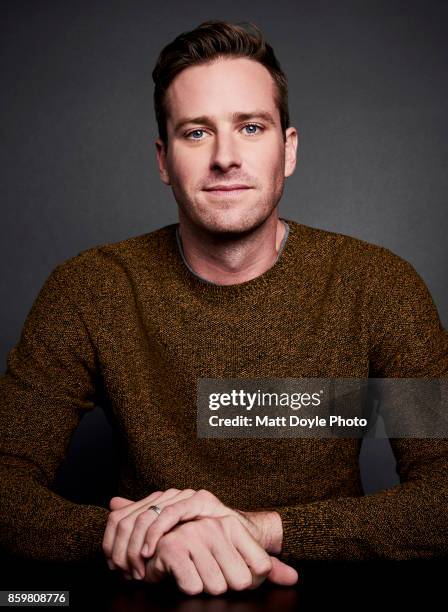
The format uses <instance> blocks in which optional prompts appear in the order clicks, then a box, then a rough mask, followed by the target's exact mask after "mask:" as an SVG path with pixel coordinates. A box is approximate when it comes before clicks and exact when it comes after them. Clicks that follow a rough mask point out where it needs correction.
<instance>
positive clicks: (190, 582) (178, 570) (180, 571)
mask: <svg viewBox="0 0 448 612" xmlns="http://www.w3.org/2000/svg"><path fill="white" fill-rule="evenodd" d="M170 573H171V574H172V575H173V577H174V579H175V580H176V583H177V586H178V587H179V589H180V590H181V591H183V592H184V593H186V594H187V595H198V594H199V593H202V591H203V590H204V583H203V582H202V578H201V577H200V575H199V573H198V570H197V568H196V565H195V564H194V562H193V560H192V559H191V558H190V555H189V554H188V553H181V554H178V555H174V556H172V558H171V559H170Z"/></svg>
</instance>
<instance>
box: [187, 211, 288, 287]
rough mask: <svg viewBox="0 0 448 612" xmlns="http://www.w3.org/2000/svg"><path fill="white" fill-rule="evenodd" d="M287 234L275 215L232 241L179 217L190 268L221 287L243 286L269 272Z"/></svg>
mask: <svg viewBox="0 0 448 612" xmlns="http://www.w3.org/2000/svg"><path fill="white" fill-rule="evenodd" d="M275 213H277V210H275ZM285 231H286V229H285V224H284V223H283V222H282V221H281V220H280V219H279V218H278V215H277V214H275V215H274V214H273V215H271V216H270V217H269V218H268V219H267V220H266V221H265V222H264V223H263V224H262V225H260V226H259V227H257V228H256V229H254V230H253V231H251V232H249V233H245V234H243V235H242V236H237V237H236V238H235V239H229V237H228V236H226V235H224V234H221V235H220V234H211V233H210V232H207V231H204V230H203V229H202V228H197V226H193V225H192V224H190V223H188V222H187V220H186V219H185V218H184V217H183V216H182V215H180V216H179V235H180V238H181V242H182V250H183V254H184V257H185V259H186V260H187V262H188V265H189V266H190V268H191V269H192V270H193V271H194V272H195V273H196V274H197V275H198V276H200V277H201V278H203V279H206V280H208V281H210V282H212V283H215V284H217V285H234V284H239V283H243V282H246V281H249V280H252V279H253V278H256V277H257V276H260V275H261V274H263V273H264V272H266V271H267V270H268V269H269V268H271V267H272V266H273V265H274V263H275V261H276V259H277V256H278V252H279V249H280V246H281V243H282V240H283V237H284V235H285Z"/></svg>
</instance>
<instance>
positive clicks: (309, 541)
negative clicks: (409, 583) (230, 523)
mask: <svg viewBox="0 0 448 612" xmlns="http://www.w3.org/2000/svg"><path fill="white" fill-rule="evenodd" d="M447 502H448V496H447V494H446V490H445V491H444V490H443V489H442V488H441V487H440V486H439V485H438V484H437V483H433V486H431V483H429V482H427V483H422V482H413V483H411V482H408V483H404V484H402V485H397V486H395V487H393V488H391V489H387V490H383V491H380V492H377V493H375V494H373V495H366V496H362V497H340V498H335V499H328V500H323V501H316V502H313V503H309V504H304V505H298V506H288V507H280V508H278V509H277V511H278V513H279V515H280V516H281V520H282V528H283V542H282V550H281V556H282V558H285V559H296V560H345V561H361V560H368V559H390V560H408V559H419V558H436V557H441V556H445V555H448V528H447V526H448V511H447V508H448V504H447Z"/></svg>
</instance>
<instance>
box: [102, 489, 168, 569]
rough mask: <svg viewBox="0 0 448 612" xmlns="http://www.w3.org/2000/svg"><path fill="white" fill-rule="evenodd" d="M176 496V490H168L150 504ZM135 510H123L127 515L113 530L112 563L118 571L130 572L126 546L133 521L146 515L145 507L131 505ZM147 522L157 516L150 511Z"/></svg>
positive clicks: (132, 527)
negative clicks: (143, 514) (141, 515)
mask: <svg viewBox="0 0 448 612" xmlns="http://www.w3.org/2000/svg"><path fill="white" fill-rule="evenodd" d="M177 494H178V490H177V489H169V490H168V491H165V493H162V495H160V496H158V497H156V498H153V500H152V502H157V503H161V502H160V501H159V500H165V501H169V500H170V499H171V498H173V497H174V498H175V497H176V496H177ZM133 507H134V508H135V510H133V511H132V510H130V509H129V507H127V508H125V509H124V510H125V511H128V514H127V515H126V516H124V517H123V518H122V519H120V521H119V522H118V524H117V525H116V528H115V533H114V536H115V539H114V543H113V546H112V561H113V563H115V565H117V566H118V567H119V568H120V569H122V570H124V571H126V572H131V571H132V570H131V568H130V567H129V563H128V546H129V538H130V537H131V534H132V532H133V530H134V526H135V521H136V520H137V519H138V517H139V516H140V514H142V513H146V507H145V506H142V505H140V504H133ZM147 517H148V520H154V517H155V518H157V514H156V513H155V512H154V511H153V510H151V511H150V513H149V516H148V514H147Z"/></svg>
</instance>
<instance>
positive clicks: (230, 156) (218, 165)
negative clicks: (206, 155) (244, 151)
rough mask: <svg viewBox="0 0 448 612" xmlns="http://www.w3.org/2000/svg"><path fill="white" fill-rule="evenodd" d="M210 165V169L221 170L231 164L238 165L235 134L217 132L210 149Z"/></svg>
mask: <svg viewBox="0 0 448 612" xmlns="http://www.w3.org/2000/svg"><path fill="white" fill-rule="evenodd" d="M210 165H211V169H212V170H216V169H219V170H221V171H223V172H225V171H226V170H228V169H229V168H231V167H232V166H240V165H241V158H240V152H239V149H238V144H237V142H236V136H234V135H233V134H232V133H222V132H221V133H219V134H218V133H217V134H216V136H215V141H214V146H213V149H212V154H211V160H210Z"/></svg>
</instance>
